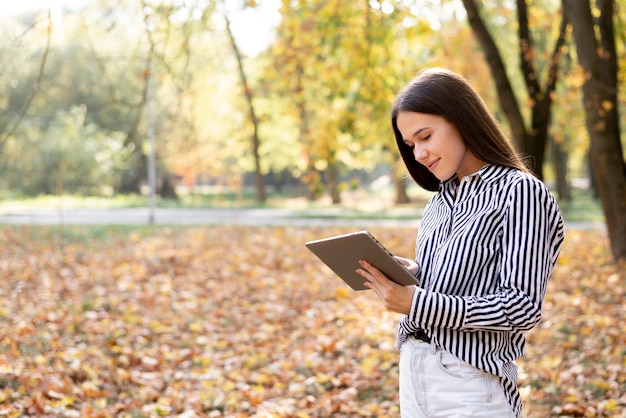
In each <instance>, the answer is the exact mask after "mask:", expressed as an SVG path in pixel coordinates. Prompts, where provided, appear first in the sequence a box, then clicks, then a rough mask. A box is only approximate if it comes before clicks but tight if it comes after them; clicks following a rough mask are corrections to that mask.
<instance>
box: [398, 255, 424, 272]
mask: <svg viewBox="0 0 626 418" xmlns="http://www.w3.org/2000/svg"><path fill="white" fill-rule="evenodd" d="M394 257H395V258H396V260H398V261H399V262H400V263H401V264H402V265H403V266H404V267H406V269H407V270H408V271H410V272H411V273H413V275H414V276H415V275H416V274H417V272H418V271H419V270H420V267H419V265H418V264H417V263H416V262H415V260H411V259H408V258H404V257H398V256H394Z"/></svg>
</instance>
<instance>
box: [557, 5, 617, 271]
mask: <svg viewBox="0 0 626 418" xmlns="http://www.w3.org/2000/svg"><path fill="white" fill-rule="evenodd" d="M599 4H600V10H601V12H602V13H603V14H604V13H609V14H610V16H606V15H604V16H601V17H600V19H599V23H600V24H601V25H603V26H604V27H602V28H601V29H600V31H599V32H600V33H601V34H602V35H603V37H604V38H606V37H611V38H612V37H613V36H614V33H613V30H612V14H613V10H614V7H613V1H612V0H603V1H600V2H599ZM563 8H564V10H565V11H566V13H567V15H568V19H569V20H570V22H571V23H572V28H573V33H574V40H575V43H576V49H577V52H578V60H579V63H580V65H581V67H582V69H583V71H584V73H585V82H584V84H583V88H582V90H583V102H584V103H583V104H584V107H585V122H586V125H587V130H588V131H589V137H590V147H589V153H590V158H591V169H592V171H593V175H594V178H595V182H596V185H597V190H598V194H599V196H600V200H601V201H602V208H603V210H604V216H605V220H606V225H607V230H608V234H609V240H610V242H611V251H612V253H613V256H614V257H615V259H616V260H619V259H626V216H625V214H626V163H625V162H624V157H623V150H622V143H621V140H620V131H619V120H618V118H619V113H618V101H617V83H616V80H617V63H616V62H613V61H614V58H611V57H615V52H616V51H615V49H614V46H615V43H614V40H608V39H603V40H602V41H601V42H599V41H598V39H597V38H596V32H595V28H594V24H593V17H592V14H591V7H590V5H589V1H587V0H584V1H583V0H563ZM607 25H608V27H606V26H607ZM611 45H612V46H611Z"/></svg>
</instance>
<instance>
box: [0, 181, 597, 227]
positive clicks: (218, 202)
mask: <svg viewBox="0 0 626 418" xmlns="http://www.w3.org/2000/svg"><path fill="white" fill-rule="evenodd" d="M409 195H410V196H411V200H412V202H411V203H409V204H405V205H395V204H394V196H393V190H392V189H391V188H387V189H382V190H377V191H367V190H357V191H354V192H349V193H348V192H347V193H344V195H343V199H344V201H343V203H342V204H341V205H334V204H332V202H331V201H330V199H329V198H327V197H323V198H320V199H317V200H315V201H309V200H307V199H306V198H305V197H303V196H300V195H297V194H296V193H293V192H292V193H288V192H282V193H278V192H272V191H269V192H268V194H267V199H266V202H265V203H263V204H260V203H258V202H257V200H256V194H255V193H254V190H248V189H245V190H243V192H241V193H235V192H222V193H204V194H181V195H180V197H179V199H162V198H157V201H156V206H157V207H158V208H170V209H171V208H185V209H189V208H191V209H210V208H215V209H252V208H265V209H290V210H294V211H296V212H299V213H298V215H297V216H298V217H299V218H312V219H313V218H315V219H398V220H402V219H415V218H416V216H419V215H420V214H421V210H422V209H423V208H424V205H425V203H426V201H427V199H428V198H429V196H430V194H428V193H427V192H424V191H421V190H419V189H417V188H409ZM148 205H149V200H148V197H147V196H142V195H115V196H112V197H94V196H68V195H65V196H51V195H46V196H39V197H35V198H23V199H15V198H14V199H9V198H5V199H3V200H0V214H2V213H12V212H17V211H19V212H24V211H31V210H38V209H75V208H88V209H102V208H139V207H147V206H148ZM559 205H560V208H561V211H562V214H563V217H564V218H565V220H566V221H569V222H603V220H604V215H603V212H602V206H601V204H600V201H599V200H597V199H596V198H595V197H594V196H593V193H592V192H591V191H589V190H582V189H573V191H572V199H571V200H570V201H566V202H564V201H562V202H559Z"/></svg>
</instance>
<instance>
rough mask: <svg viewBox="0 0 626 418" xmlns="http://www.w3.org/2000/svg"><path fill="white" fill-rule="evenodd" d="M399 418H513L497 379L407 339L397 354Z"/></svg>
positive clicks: (452, 357)
mask: <svg viewBox="0 0 626 418" xmlns="http://www.w3.org/2000/svg"><path fill="white" fill-rule="evenodd" d="M400 414H401V417H402V418H423V417H427V418H434V417H441V418H444V417H445V418H461V417H485V418H496V417H497V418H508V417H512V418H513V417H515V415H514V414H513V411H512V408H511V406H510V405H509V403H508V401H507V399H506V396H505V394H504V389H503V388H502V386H501V385H500V382H499V379H498V377H497V376H494V375H491V374H489V373H485V372H483V371H481V370H479V369H477V368H475V367H474V366H472V365H470V364H468V363H464V362H463V361H461V360H459V359H458V358H457V357H455V356H454V355H452V354H450V353H449V352H447V351H445V350H442V349H439V348H436V347H435V346H432V345H430V344H428V343H425V342H421V341H418V340H416V339H414V338H409V339H408V340H407V341H406V342H405V343H404V344H402V348H401V350H400Z"/></svg>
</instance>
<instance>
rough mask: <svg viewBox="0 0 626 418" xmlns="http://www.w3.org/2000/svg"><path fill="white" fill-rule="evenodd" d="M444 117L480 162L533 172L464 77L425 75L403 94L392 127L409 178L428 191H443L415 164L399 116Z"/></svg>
mask: <svg viewBox="0 0 626 418" xmlns="http://www.w3.org/2000/svg"><path fill="white" fill-rule="evenodd" d="M403 111H406V112H417V113H426V114H430V115H438V116H442V117H444V118H445V119H446V120H448V122H450V123H452V124H453V125H455V126H456V128H457V129H458V130H459V132H460V134H461V138H463V141H464V142H465V145H466V146H467V148H468V149H469V150H470V151H471V152H472V153H473V154H474V155H475V156H476V157H477V158H479V159H480V160H482V161H485V162H487V163H491V164H496V165H501V166H505V167H511V168H517V169H520V170H523V171H525V172H530V171H529V170H528V168H527V167H526V166H525V165H524V163H523V162H522V160H521V159H520V157H519V156H518V155H517V154H516V152H515V150H514V149H513V147H512V146H511V144H510V143H509V141H508V140H507V138H506V136H505V135H504V133H503V132H502V129H501V128H500V126H499V124H498V123H497V122H496V120H495V119H494V118H493V116H492V115H491V113H490V112H489V110H487V107H486V106H485V103H484V102H483V100H482V98H481V97H480V96H479V95H478V93H477V92H476V91H475V90H474V89H473V88H472V86H471V85H470V84H469V83H468V82H467V80H465V79H464V78H463V77H461V76H460V75H458V74H456V73H453V72H452V71H449V70H446V69H442V68H431V69H427V70H424V71H422V72H421V73H420V74H418V75H417V76H416V77H415V78H414V79H413V80H411V81H410V82H409V84H407V85H406V87H404V88H403V89H402V91H400V93H399V94H398V96H397V97H396V100H395V101H394V103H393V107H392V111H391V125H392V126H393V133H394V135H395V137H396V142H397V144H398V150H399V151H400V155H401V156H402V159H403V160H404V164H405V165H406V168H407V169H408V171H409V174H410V175H411V177H412V178H413V180H415V182H416V183H417V184H419V185H420V186H421V187H423V188H424V189H426V190H431V191H436V190H438V189H439V183H440V182H439V179H437V177H435V176H434V175H433V174H432V173H431V172H430V171H428V169H427V168H426V167H424V166H423V165H422V164H420V163H418V162H417V161H415V157H414V155H413V150H412V149H411V148H410V147H409V146H408V145H407V144H405V143H404V139H403V138H402V134H401V133H400V131H399V130H398V123H397V119H398V113H400V112H403Z"/></svg>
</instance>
